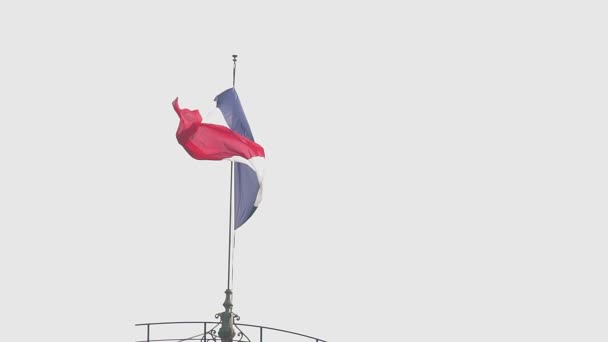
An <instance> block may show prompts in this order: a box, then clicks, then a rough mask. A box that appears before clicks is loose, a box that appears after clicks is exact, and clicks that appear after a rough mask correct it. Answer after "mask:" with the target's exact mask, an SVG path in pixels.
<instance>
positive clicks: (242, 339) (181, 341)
mask: <svg viewBox="0 0 608 342" xmlns="http://www.w3.org/2000/svg"><path fill="white" fill-rule="evenodd" d="M219 315H220V314H218V317H217V318H219ZM237 317H238V315H236V314H234V317H233V318H234V320H236V321H239V319H240V318H237ZM163 325H171V326H175V325H202V328H203V333H201V334H197V335H194V336H191V337H188V338H163V339H155V338H153V336H152V334H151V333H150V330H151V329H150V328H151V327H156V326H163ZM220 325H221V321H220V322H217V321H215V322H205V321H188V322H158V323H141V324H136V326H143V327H146V339H144V340H138V341H136V342H186V341H200V342H212V341H213V342H219V341H220V340H221V337H220V336H219V331H218V329H217V328H218V327H219V326H220ZM209 326H211V328H210V329H208V327H209ZM234 328H235V335H234V337H233V338H232V339H231V340H229V341H230V342H264V335H265V334H264V331H274V332H279V333H284V334H289V335H293V336H299V337H301V338H302V341H303V342H305V341H311V340H312V341H315V342H327V341H326V340H323V339H320V338H317V337H313V336H309V335H305V334H300V333H297V332H294V331H289V330H284V329H277V328H271V327H266V326H262V325H253V324H245V323H234ZM241 328H243V329H241ZM245 328H248V329H250V330H247V331H248V332H250V335H251V333H254V334H253V335H251V336H252V337H253V336H254V335H255V331H256V330H257V331H258V337H257V338H254V339H252V338H250V337H249V335H247V334H246V333H245V332H244V331H243V330H244V329H245ZM274 340H280V338H277V339H274ZM270 341H272V339H271V340H270Z"/></svg>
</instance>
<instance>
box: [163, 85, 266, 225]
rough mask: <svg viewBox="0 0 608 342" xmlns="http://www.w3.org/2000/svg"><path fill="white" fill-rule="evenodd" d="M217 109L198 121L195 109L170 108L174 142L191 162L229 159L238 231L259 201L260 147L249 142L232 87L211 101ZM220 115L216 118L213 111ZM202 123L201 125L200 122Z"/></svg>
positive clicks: (248, 128) (175, 101) (197, 113)
mask: <svg viewBox="0 0 608 342" xmlns="http://www.w3.org/2000/svg"><path fill="white" fill-rule="evenodd" d="M215 101H216V104H217V108H216V111H215V112H211V113H209V114H208V117H209V118H202V117H201V114H200V113H199V111H198V110H190V109H186V108H180V107H179V104H178V101H177V99H175V100H174V101H173V109H175V112H176V113H177V115H178V116H179V119H180V121H179V126H178V128H177V134H176V135H177V141H178V142H179V143H180V144H181V145H182V146H183V147H184V149H185V150H186V151H187V152H188V154H190V156H192V157H193V158H194V159H199V160H231V161H235V162H237V163H236V164H235V166H234V171H235V174H234V207H235V217H234V227H235V229H236V228H239V227H240V226H241V225H243V223H245V222H246V221H247V220H248V219H249V218H250V217H251V215H253V213H254V212H255V210H256V209H257V207H258V205H259V204H260V201H261V200H262V182H263V179H264V175H263V174H264V169H263V161H264V158H265V154H264V148H262V146H260V145H258V144H257V143H256V142H255V141H254V140H253V135H252V133H251V128H250V127H249V123H248V122H247V118H246V117H245V113H244V112H243V107H242V106H241V102H240V100H239V97H238V95H237V93H236V90H235V89H234V88H230V89H228V90H226V91H224V92H222V93H221V94H219V95H218V96H217V97H216V98H215ZM218 111H219V112H220V114H221V115H218V113H217V112H218ZM203 121H205V122H203Z"/></svg>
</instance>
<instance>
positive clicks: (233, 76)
mask: <svg viewBox="0 0 608 342" xmlns="http://www.w3.org/2000/svg"><path fill="white" fill-rule="evenodd" d="M238 56H239V55H232V62H234V65H233V66H232V88H234V85H235V84H236V58H237V57H238Z"/></svg>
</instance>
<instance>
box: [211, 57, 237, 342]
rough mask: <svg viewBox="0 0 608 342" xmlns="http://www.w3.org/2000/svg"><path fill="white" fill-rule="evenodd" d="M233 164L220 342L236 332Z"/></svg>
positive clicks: (233, 79) (231, 166)
mask: <svg viewBox="0 0 608 342" xmlns="http://www.w3.org/2000/svg"><path fill="white" fill-rule="evenodd" d="M236 57H237V55H232V62H233V63H234V64H233V67H232V88H234V85H235V83H236ZM234 201H235V199H234V162H233V161H231V162H230V215H229V222H228V286H227V288H226V291H225V292H224V293H225V294H226V299H225V300H224V304H223V306H224V309H225V310H224V312H221V313H219V314H217V315H215V317H216V318H220V320H221V324H222V325H221V327H220V330H219V331H218V335H219V337H220V338H221V339H222V342H229V341H232V339H233V338H234V336H235V335H236V330H235V329H234V316H235V314H234V313H233V312H232V306H233V305H232V282H233V279H232V277H233V268H234V266H233V263H234V235H235V232H234V212H235V205H234Z"/></svg>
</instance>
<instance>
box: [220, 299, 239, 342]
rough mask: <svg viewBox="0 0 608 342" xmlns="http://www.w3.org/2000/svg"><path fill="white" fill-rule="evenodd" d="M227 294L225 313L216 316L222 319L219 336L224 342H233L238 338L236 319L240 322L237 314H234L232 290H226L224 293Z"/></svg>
mask: <svg viewBox="0 0 608 342" xmlns="http://www.w3.org/2000/svg"><path fill="white" fill-rule="evenodd" d="M224 293H225V294H226V299H225V300H224V304H223V305H224V309H225V310H224V312H220V313H218V314H216V315H215V318H219V319H220V323H221V326H220V330H219V331H218V336H219V337H220V339H221V340H222V342H231V341H232V340H233V339H234V336H236V329H235V328H234V319H235V317H236V319H237V320H238V319H239V317H238V315H236V314H235V313H233V312H232V306H233V305H232V290H230V289H226V291H224Z"/></svg>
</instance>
